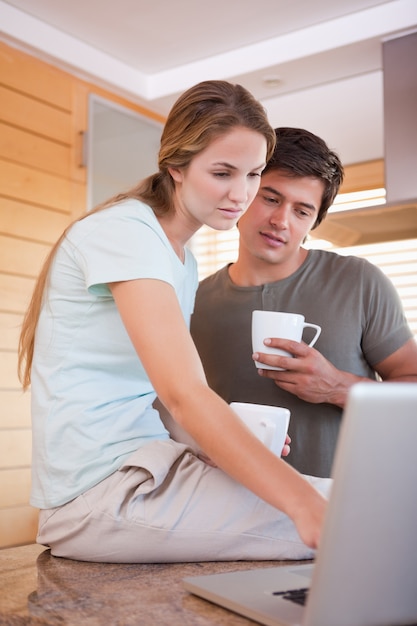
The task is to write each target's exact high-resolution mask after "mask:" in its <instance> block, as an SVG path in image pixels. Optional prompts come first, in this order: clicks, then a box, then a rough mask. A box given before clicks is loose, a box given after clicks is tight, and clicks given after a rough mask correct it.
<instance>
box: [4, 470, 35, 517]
mask: <svg viewBox="0 0 417 626" xmlns="http://www.w3.org/2000/svg"><path fill="white" fill-rule="evenodd" d="M30 484H31V477H30V468H29V467H25V468H23V469H21V468H18V469H2V470H0V502H1V503H2V505H3V507H6V506H7V507H15V506H21V505H27V503H28V502H29V493H30Z"/></svg>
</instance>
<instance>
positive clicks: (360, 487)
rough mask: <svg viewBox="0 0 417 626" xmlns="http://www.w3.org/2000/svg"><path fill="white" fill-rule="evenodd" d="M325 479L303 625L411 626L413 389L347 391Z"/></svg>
mask: <svg viewBox="0 0 417 626" xmlns="http://www.w3.org/2000/svg"><path fill="white" fill-rule="evenodd" d="M332 475H333V477H334V479H335V483H334V485H333V488H332V493H331V497H330V502H329V508H328V512H327V516H326V523H325V526H324V529H323V535H322V542H321V545H320V549H319V553H318V555H317V562H316V567H315V570H314V575H313V581H312V588H311V590H310V598H309V601H308V604H307V607H306V615H305V618H304V621H303V623H305V624H306V625H308V626H313V625H319V626H335V624H337V626H355V625H356V624H360V625H361V626H366V625H375V624H378V625H379V626H382V625H385V624H386V625H390V626H392V625H393V624H407V623H413V622H416V621H417V384H414V383H378V384H376V383H360V384H357V385H355V386H354V387H353V388H352V390H351V393H350V395H349V399H348V403H347V406H346V409H345V411H344V417H343V423H342V429H341V433H340V439H339V445H338V447H337V451H336V457H335V462H334V465H333V472H332ZM326 599H327V600H326ZM336 619H337V621H335V620H336Z"/></svg>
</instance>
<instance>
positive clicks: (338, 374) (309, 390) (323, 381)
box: [253, 339, 417, 408]
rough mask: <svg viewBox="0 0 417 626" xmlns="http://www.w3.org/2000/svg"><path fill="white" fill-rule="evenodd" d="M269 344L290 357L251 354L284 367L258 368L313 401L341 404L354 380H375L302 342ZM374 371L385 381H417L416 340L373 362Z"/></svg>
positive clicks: (279, 340) (290, 390) (272, 342)
mask: <svg viewBox="0 0 417 626" xmlns="http://www.w3.org/2000/svg"><path fill="white" fill-rule="evenodd" d="M269 345H270V347H272V348H281V349H283V350H287V351H288V352H290V353H291V354H292V355H293V357H283V356H272V355H267V354H265V353H262V354H257V355H253V357H254V360H256V361H259V360H261V361H262V362H264V363H265V364H268V365H273V366H276V367H282V368H285V370H284V371H276V370H258V373H259V374H260V375H261V376H264V377H265V378H271V379H272V380H274V382H275V384H276V385H277V386H278V387H280V388H281V389H284V390H285V391H288V392H289V393H293V394H294V395H296V396H298V397H299V398H300V399H301V400H304V401H306V402H311V403H313V404H319V403H323V402H326V403H329V404H334V405H336V406H339V407H342V408H343V407H344V405H345V402H346V398H347V395H348V393H349V390H350V388H351V387H352V385H354V384H355V383H357V382H365V381H369V382H375V381H373V380H371V379H369V378H364V377H361V376H356V375H355V374H351V373H350V372H344V371H341V370H338V369H337V368H336V367H334V365H332V363H330V361H328V360H327V359H326V358H325V357H324V356H323V355H322V354H321V353H320V352H318V351H317V350H315V349H314V348H310V347H309V346H308V345H307V344H305V343H298V342H294V341H289V340H284V339H271V340H270V343H269ZM375 372H376V373H377V374H378V375H379V376H380V377H381V378H382V380H384V381H401V382H417V343H416V341H415V339H409V340H408V341H407V342H406V343H405V344H404V345H403V346H402V347H401V348H399V349H398V350H396V351H395V352H393V353H392V354H391V355H390V356H389V357H387V358H386V359H384V360H383V361H380V362H379V363H378V364H377V365H376V366H375Z"/></svg>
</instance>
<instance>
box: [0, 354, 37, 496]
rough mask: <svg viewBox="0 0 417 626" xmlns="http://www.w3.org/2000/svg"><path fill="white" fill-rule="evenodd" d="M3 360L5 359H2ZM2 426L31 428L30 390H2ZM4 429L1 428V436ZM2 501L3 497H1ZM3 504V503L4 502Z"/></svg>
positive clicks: (0, 391)
mask: <svg viewBox="0 0 417 626" xmlns="http://www.w3.org/2000/svg"><path fill="white" fill-rule="evenodd" d="M2 361H3V359H2ZM0 406H1V407H2V408H1V427H2V428H3V429H7V428H30V424H31V420H30V392H29V391H26V392H23V391H22V390H21V389H20V387H19V388H15V389H1V390H0ZM1 435H2V431H1V430H0V437H1ZM0 502H1V499H0ZM2 504H3V503H2Z"/></svg>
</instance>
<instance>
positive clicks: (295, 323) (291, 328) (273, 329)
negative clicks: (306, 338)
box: [252, 311, 321, 370]
mask: <svg viewBox="0 0 417 626" xmlns="http://www.w3.org/2000/svg"><path fill="white" fill-rule="evenodd" d="M305 328H314V329H315V331H316V332H315V335H314V337H313V339H312V340H311V341H310V342H309V344H308V345H309V346H314V344H315V343H316V341H317V339H318V338H319V336H320V333H321V327H320V326H317V324H310V323H308V322H306V321H305V318H304V315H300V314H299V313H282V312H278V311H253V313H252V349H253V352H264V353H265V354H279V355H282V356H292V355H291V354H290V353H289V352H286V351H285V350H280V349H278V348H271V347H270V346H266V345H265V344H264V340H265V339H267V338H280V339H292V340H293V341H301V339H302V336H303V332H304V329H305ZM255 365H256V367H258V368H261V369H266V370H282V369H283V368H282V367H272V366H271V365H265V364H264V363H259V362H258V361H255Z"/></svg>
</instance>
